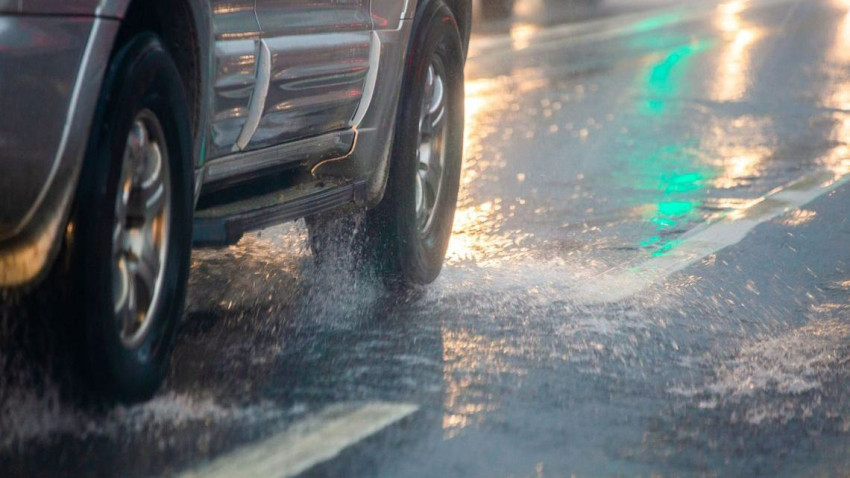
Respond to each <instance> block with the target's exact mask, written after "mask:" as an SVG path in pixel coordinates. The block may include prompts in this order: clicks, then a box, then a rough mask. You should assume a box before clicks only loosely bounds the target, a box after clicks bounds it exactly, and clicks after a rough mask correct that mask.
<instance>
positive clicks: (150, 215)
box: [112, 110, 169, 347]
mask: <svg viewBox="0 0 850 478" xmlns="http://www.w3.org/2000/svg"><path fill="white" fill-rule="evenodd" d="M165 146H166V144H165V134H164V133H163V131H162V127H161V125H160V124H159V121H158V120H157V118H156V115H155V114H154V113H153V112H151V111H150V110H142V111H141V112H140V113H139V114H138V116H137V117H136V120H135V121H134V122H133V124H132V126H131V128H130V131H129V132H128V134H127V143H126V146H125V150H124V155H123V158H122V160H123V164H122V171H121V177H120V180H119V183H118V191H117V192H116V200H115V228H114V230H113V234H112V243H113V246H112V247H113V254H114V259H113V260H114V266H113V270H114V272H113V274H114V277H113V280H112V284H113V296H114V304H115V320H116V326H117V327H118V329H119V331H120V336H121V340H122V342H123V343H124V344H125V345H126V346H128V347H135V346H137V345H138V344H140V343H141V342H142V340H143V339H144V337H145V336H146V333H147V329H148V325H149V324H150V322H151V317H152V314H153V313H154V312H153V311H154V308H155V307H156V306H157V304H156V300H157V297H158V296H159V294H158V289H159V288H160V287H161V282H162V279H163V270H162V268H163V267H164V264H163V261H162V258H163V257H164V255H165V253H166V251H167V246H168V229H169V224H168V219H169V214H168V208H169V195H168V187H169V171H168V150H167V148H166V147H165Z"/></svg>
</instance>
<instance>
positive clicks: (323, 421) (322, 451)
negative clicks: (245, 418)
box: [181, 402, 419, 478]
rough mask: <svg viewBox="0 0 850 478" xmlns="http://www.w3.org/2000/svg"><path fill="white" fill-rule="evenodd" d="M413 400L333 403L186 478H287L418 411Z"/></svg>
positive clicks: (193, 471)
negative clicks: (412, 402)
mask: <svg viewBox="0 0 850 478" xmlns="http://www.w3.org/2000/svg"><path fill="white" fill-rule="evenodd" d="M418 409H419V407H418V406H417V405H414V404H409V403H385V402H373V403H367V404H363V405H334V406H331V407H328V408H326V409H325V410H323V411H322V412H320V413H318V414H317V415H314V416H312V417H310V418H307V419H304V420H303V421H301V422H299V423H296V424H295V425H293V426H291V427H289V428H288V429H287V430H286V431H283V432H281V433H279V434H277V435H274V436H271V437H269V438H267V439H265V440H263V441H261V442H258V443H252V444H249V445H246V446H244V447H242V448H238V449H237V450H235V451H233V452H231V453H228V454H226V455H223V456H220V457H218V458H216V459H215V460H213V461H212V462H211V463H209V464H207V465H204V466H201V467H199V468H196V469H194V470H191V471H188V472H185V473H183V474H182V475H181V476H182V477H184V478H189V477H193V478H201V477H203V478H218V477H221V478H254V477H256V478H288V477H291V476H295V475H298V474H299V473H302V472H304V471H307V470H309V469H310V468H312V467H314V466H316V465H318V464H319V463H322V462H325V461H327V460H330V459H331V458H334V457H335V456H337V455H338V454H339V453H340V452H341V451H342V450H344V449H346V448H348V447H349V446H351V445H354V444H355V443H357V442H359V441H361V440H363V439H365V438H368V437H369V436H371V435H374V434H375V433H377V432H379V431H381V430H382V429H384V428H386V427H388V426H390V425H392V424H393V423H395V422H397V421H399V420H401V419H403V418H404V417H407V416H408V415H410V414H412V413H414V412H415V411H417V410H418Z"/></svg>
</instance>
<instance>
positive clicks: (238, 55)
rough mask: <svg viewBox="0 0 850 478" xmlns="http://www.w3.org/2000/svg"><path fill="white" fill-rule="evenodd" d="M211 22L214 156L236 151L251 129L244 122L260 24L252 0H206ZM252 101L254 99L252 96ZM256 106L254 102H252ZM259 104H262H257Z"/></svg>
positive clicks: (247, 115)
mask: <svg viewBox="0 0 850 478" xmlns="http://www.w3.org/2000/svg"><path fill="white" fill-rule="evenodd" d="M209 1H210V7H211V12H212V23H213V38H212V41H213V51H214V55H215V70H214V78H213V82H212V83H213V84H212V87H213V99H212V103H213V105H212V108H213V115H212V118H211V143H212V144H211V149H212V151H210V152H209V153H210V154H208V155H207V156H208V157H209V158H215V157H218V156H223V155H225V154H228V153H231V152H233V151H238V150H239V149H240V148H239V147H238V146H237V143H240V142H241V143H242V144H243V146H244V145H246V144H247V143H248V140H249V139H250V137H251V134H252V133H253V128H252V125H250V124H247V123H248V122H249V120H250V117H251V114H252V104H251V103H252V99H253V98H256V95H254V94H253V93H254V89H255V86H256V83H257V81H256V80H257V73H258V72H257V66H258V65H257V63H258V61H257V58H258V54H259V51H260V25H259V23H258V22H257V16H256V14H255V13H254V0H209ZM255 101H256V100H255ZM254 106H257V105H254ZM259 106H262V105H259Z"/></svg>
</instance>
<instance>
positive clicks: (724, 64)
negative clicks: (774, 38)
mask: <svg viewBox="0 0 850 478" xmlns="http://www.w3.org/2000/svg"><path fill="white" fill-rule="evenodd" d="M747 3H748V2H746V1H742V0H733V1H729V2H726V3H723V4H721V5H720V6H719V7H718V8H717V17H716V20H715V25H716V26H717V28H718V29H719V30H720V31H721V32H723V38H724V39H725V40H726V44H725V45H724V47H723V50H722V53H721V55H720V58H719V60H718V62H717V64H718V71H717V83H716V84H715V86H714V88H713V95H712V96H713V99H714V100H715V101H723V102H725V101H738V100H740V99H742V98H743V97H744V95H745V94H746V91H747V87H748V86H749V84H750V83H751V82H752V80H753V78H752V60H751V58H750V56H751V55H750V52H751V50H752V47H753V45H755V44H756V42H757V41H758V40H760V39H761V38H762V37H763V36H764V31H763V30H762V29H760V28H757V27H754V26H752V25H750V24H749V23H747V22H746V21H745V20H744V19H743V18H742V16H741V14H742V12H743V11H744V10H745V9H746V7H747Z"/></svg>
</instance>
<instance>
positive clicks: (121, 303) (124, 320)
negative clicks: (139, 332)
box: [115, 260, 139, 335]
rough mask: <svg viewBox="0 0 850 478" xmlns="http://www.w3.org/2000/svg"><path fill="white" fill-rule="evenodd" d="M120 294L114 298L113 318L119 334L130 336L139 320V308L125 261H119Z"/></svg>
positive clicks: (133, 281)
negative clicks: (119, 331)
mask: <svg viewBox="0 0 850 478" xmlns="http://www.w3.org/2000/svg"><path fill="white" fill-rule="evenodd" d="M121 264H122V266H121V268H120V271H121V277H122V278H123V280H122V281H121V292H120V295H119V296H118V297H117V298H116V303H115V318H116V319H117V324H118V327H119V329H120V330H121V334H122V335H125V334H132V333H133V330H134V329H135V328H136V324H137V322H138V320H139V318H138V317H139V306H138V302H137V299H136V283H135V280H134V277H133V274H132V273H131V272H130V270H129V268H128V267H127V266H128V263H127V261H126V260H122V261H121Z"/></svg>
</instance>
